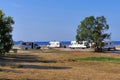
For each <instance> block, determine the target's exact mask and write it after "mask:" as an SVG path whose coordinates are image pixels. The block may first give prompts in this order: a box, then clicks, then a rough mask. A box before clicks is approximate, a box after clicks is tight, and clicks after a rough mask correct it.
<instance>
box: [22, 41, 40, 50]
mask: <svg viewBox="0 0 120 80" xmlns="http://www.w3.org/2000/svg"><path fill="white" fill-rule="evenodd" d="M20 48H22V49H26V50H27V49H40V46H38V45H37V44H36V43H34V42H21V43H20Z"/></svg>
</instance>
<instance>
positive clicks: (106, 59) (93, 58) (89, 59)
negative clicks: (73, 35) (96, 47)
mask: <svg viewBox="0 0 120 80" xmlns="http://www.w3.org/2000/svg"><path fill="white" fill-rule="evenodd" d="M76 60H81V61H110V62H120V58H113V57H86V58H76Z"/></svg>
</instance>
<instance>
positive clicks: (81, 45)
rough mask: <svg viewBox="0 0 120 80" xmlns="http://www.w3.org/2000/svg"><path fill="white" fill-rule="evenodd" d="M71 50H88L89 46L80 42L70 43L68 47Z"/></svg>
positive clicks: (84, 42) (85, 42)
mask: <svg viewBox="0 0 120 80" xmlns="http://www.w3.org/2000/svg"><path fill="white" fill-rule="evenodd" d="M68 47H69V48H71V49H79V48H81V49H85V48H89V44H88V42H87V41H81V42H80V43H78V42H76V41H71V45H69V46H68Z"/></svg>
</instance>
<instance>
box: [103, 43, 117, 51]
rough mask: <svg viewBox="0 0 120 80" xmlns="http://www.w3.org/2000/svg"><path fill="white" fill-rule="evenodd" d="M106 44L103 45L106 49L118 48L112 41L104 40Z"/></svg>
mask: <svg viewBox="0 0 120 80" xmlns="http://www.w3.org/2000/svg"><path fill="white" fill-rule="evenodd" d="M103 43H104V46H103V47H102V49H103V50H104V49H105V50H108V51H109V50H116V48H115V45H114V44H113V42H112V41H103Z"/></svg>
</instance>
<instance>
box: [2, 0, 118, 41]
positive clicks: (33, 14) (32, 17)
mask: <svg viewBox="0 0 120 80" xmlns="http://www.w3.org/2000/svg"><path fill="white" fill-rule="evenodd" d="M0 9H2V10H3V12H4V13H5V15H6V16H12V17H13V19H14V21H15V24H14V25H13V32H12V34H13V40H14V41H21V40H22V41H52V40H58V41H71V40H75V36H76V30H77V27H78V25H79V24H80V22H81V21H82V20H83V19H84V18H85V17H89V16H95V17H97V16H104V17H105V18H106V20H107V24H109V27H110V29H109V31H108V32H110V33H111V40H114V41H120V36H119V34H120V0H0Z"/></svg>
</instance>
